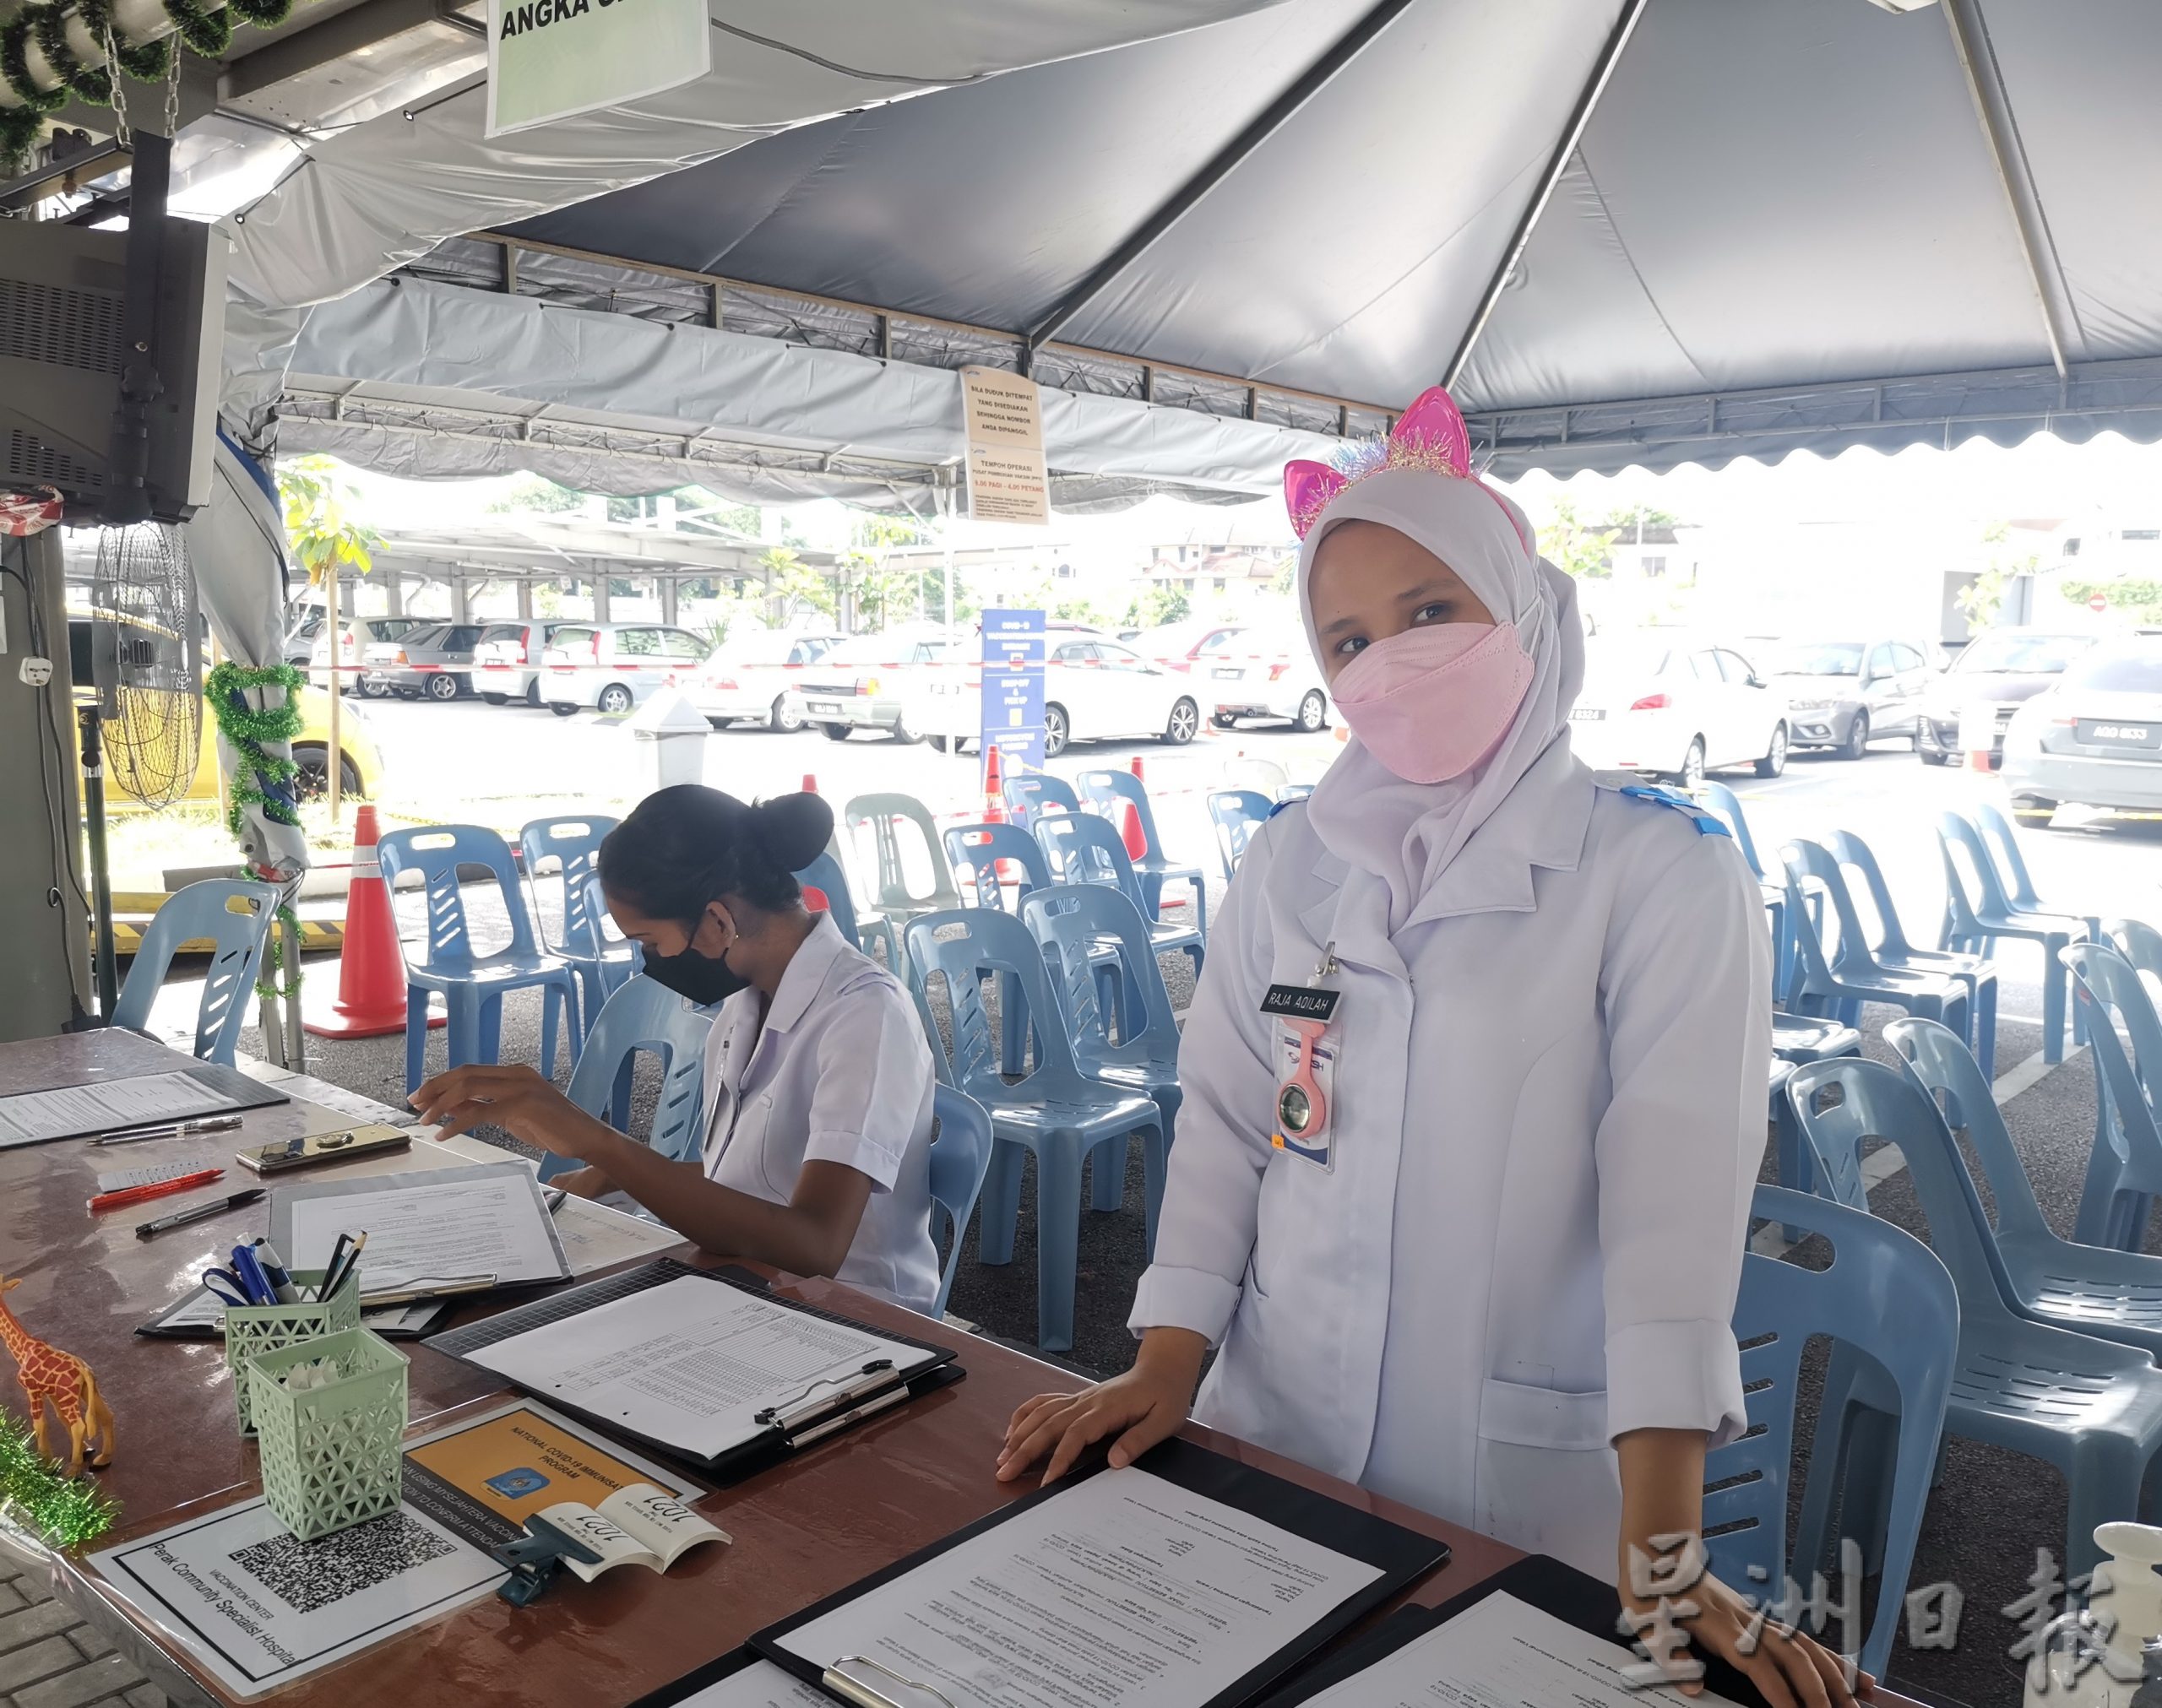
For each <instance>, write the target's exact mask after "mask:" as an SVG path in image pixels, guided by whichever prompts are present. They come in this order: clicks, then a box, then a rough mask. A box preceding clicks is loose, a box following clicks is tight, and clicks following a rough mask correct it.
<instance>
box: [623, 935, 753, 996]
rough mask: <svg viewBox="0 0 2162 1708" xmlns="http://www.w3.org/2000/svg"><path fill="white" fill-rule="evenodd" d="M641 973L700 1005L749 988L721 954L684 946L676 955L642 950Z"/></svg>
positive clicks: (747, 983) (748, 984)
mask: <svg viewBox="0 0 2162 1708" xmlns="http://www.w3.org/2000/svg"><path fill="white" fill-rule="evenodd" d="M645 976H646V977H647V978H649V979H652V980H653V982H654V983H655V984H658V985H660V986H661V987H662V988H663V989H664V990H673V991H674V992H675V993H676V995H678V996H682V997H684V998H686V999H687V1000H690V1001H692V1002H693V1003H696V1004H697V1005H698V1006H699V1007H701V1008H709V1007H711V1006H713V1005H714V1003H716V1002H720V1001H722V1000H725V999H726V998H728V997H731V996H733V995H735V994H736V992H737V991H739V990H748V989H749V988H750V984H751V981H750V980H749V979H746V978H745V977H744V976H743V975H742V974H741V973H738V972H736V971H735V970H734V969H733V968H731V967H730V966H729V964H728V958H727V957H726V956H725V955H702V954H700V953H699V952H698V951H697V950H696V949H692V948H686V949H685V950H684V951H683V952H682V954H680V955H656V954H655V953H654V952H653V951H652V950H650V949H649V950H647V951H646V952H645Z"/></svg>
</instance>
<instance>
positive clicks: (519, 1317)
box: [421, 1257, 967, 1488]
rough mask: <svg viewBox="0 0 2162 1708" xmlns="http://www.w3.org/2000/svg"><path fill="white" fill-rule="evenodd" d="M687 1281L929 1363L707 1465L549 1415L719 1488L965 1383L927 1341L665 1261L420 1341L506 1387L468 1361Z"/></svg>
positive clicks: (951, 1358)
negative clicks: (632, 1445)
mask: <svg viewBox="0 0 2162 1708" xmlns="http://www.w3.org/2000/svg"><path fill="white" fill-rule="evenodd" d="M685 1277H696V1278H697V1279H698V1280H700V1281H708V1282H712V1283H713V1284H714V1286H716V1287H732V1288H736V1290H737V1291H738V1292H739V1293H750V1294H752V1296H753V1297H755V1298H758V1299H762V1300H763V1301H764V1302H765V1303H766V1304H771V1305H774V1306H777V1307H779V1308H780V1309H783V1310H793V1311H799V1312H801V1314H802V1315H805V1316H810V1317H816V1318H818V1320H821V1321H823V1322H831V1323H838V1324H839V1325H840V1326H843V1327H845V1328H850V1329H854V1330H855V1331H857V1332H858V1333H860V1334H875V1335H877V1337H878V1338H879V1339H881V1340H884V1341H891V1342H895V1343H896V1344H898V1345H901V1346H906V1347H915V1348H916V1349H917V1350H918V1351H920V1352H926V1353H931V1354H932V1359H933V1361H932V1363H931V1364H927V1365H925V1366H924V1367H922V1368H921V1369H918V1370H916V1371H915V1372H914V1373H913V1374H912V1375H909V1376H907V1377H906V1378H904V1379H901V1380H894V1379H893V1378H892V1377H890V1376H888V1378H886V1379H885V1380H878V1381H871V1380H864V1381H859V1382H856V1383H850V1384H847V1385H842V1386H839V1387H837V1388H834V1389H833V1390H831V1391H829V1392H825V1393H821V1394H819V1395H818V1396H806V1397H805V1398H804V1399H803V1400H801V1402H798V1403H797V1404H796V1405H795V1406H793V1407H789V1408H787V1409H786V1410H785V1411H784V1412H782V1413H781V1414H780V1416H778V1417H776V1418H774V1422H773V1423H772V1424H770V1425H769V1427H768V1429H767V1430H766V1433H765V1434H763V1435H761V1436H759V1437H758V1438H757V1439H755V1440H751V1441H747V1442H745V1443H743V1444H742V1445H740V1446H735V1447H731V1448H729V1449H728V1450H725V1452H722V1453H720V1454H717V1455H714V1456H711V1457H708V1456H703V1455H702V1454H698V1453H692V1452H687V1451H685V1450H683V1449H682V1447H680V1446H676V1445H671V1444H670V1443H669V1442H666V1441H664V1440H658V1439H657V1438H655V1437H654V1436H651V1435H647V1434H641V1433H639V1432H638V1430H635V1429H626V1428H624V1426H623V1423H622V1420H621V1419H620V1418H609V1417H604V1416H602V1415H600V1413H598V1412H590V1411H587V1410H585V1409H584V1408H583V1407H580V1406H579V1405H578V1404H577V1403H576V1402H572V1401H568V1400H566V1399H564V1398H563V1396H562V1395H560V1394H546V1395H542V1396H540V1397H541V1398H542V1399H544V1400H545V1401H546V1402H547V1403H548V1404H549V1405H550V1406H552V1407H555V1408H556V1409H557V1410H558V1411H562V1412H569V1413H571V1414H572V1415H573V1416H574V1417H578V1418H583V1419H584V1420H585V1421H586V1422H587V1423H593V1424H595V1425H597V1426H598V1427H599V1428H600V1429H605V1430H606V1431H607V1432H608V1433H609V1434H611V1435H617V1436H620V1437H622V1438H623V1439H625V1440H632V1441H636V1442H638V1444H639V1445H642V1446H645V1447H649V1448H651V1449H652V1450H654V1451H655V1452H657V1453H661V1454H665V1455H666V1456H668V1457H669V1458H671V1459H674V1460H677V1461H681V1462H682V1463H684V1464H687V1465H695V1466H697V1467H698V1468H699V1470H701V1471H702V1472H704V1473H705V1474H706V1475H707V1476H708V1477H709V1478H712V1479H713V1480H714V1482H716V1483H719V1484H720V1486H722V1487H724V1488H725V1487H727V1486H728V1485H729V1484H731V1483H740V1482H741V1481H742V1480H743V1479H744V1478H748V1477H755V1476H756V1475H758V1472H761V1471H764V1470H766V1469H769V1467H772V1466H774V1465H775V1464H778V1463H779V1462H780V1461H782V1460H784V1459H786V1458H788V1457H790V1456H791V1455H793V1454H796V1453H800V1452H801V1451H802V1450H804V1449H806V1448H807V1447H813V1446H816V1445H818V1443H819V1442H821V1441H823V1440H826V1439H828V1437H829V1436H833V1435H837V1434H840V1433H842V1432H843V1431H844V1430H845V1429H851V1428H853V1427H854V1426H855V1425H856V1424H857V1423H865V1422H868V1421H869V1420H870V1419H871V1418H874V1417H878V1416H882V1415H883V1414H884V1413H885V1412H888V1411H889V1410H891V1409H893V1408H894V1407H896V1406H900V1405H904V1404H906V1403H907V1402H909V1401H910V1400H913V1399H915V1398H916V1397H918V1396H921V1395H923V1394H927V1393H931V1392H933V1391H936V1390H937V1389H939V1388H943V1387H948V1386H950V1385H952V1384H953V1383H955V1382H958V1381H959V1380H961V1378H962V1377H963V1376H964V1375H966V1374H967V1372H966V1371H964V1369H962V1368H961V1366H960V1365H959V1363H957V1362H956V1360H957V1359H958V1358H959V1357H960V1354H959V1353H957V1352H956V1351H954V1349H953V1347H942V1346H934V1345H933V1344H932V1342H929V1341H920V1340H915V1339H913V1338H911V1337H909V1336H907V1335H904V1334H896V1333H894V1332H893V1331H891V1330H888V1329H883V1328H872V1326H870V1325H868V1324H867V1323H860V1322H857V1321H856V1320H853V1319H852V1318H850V1317H845V1316H843V1315H839V1313H838V1312H836V1311H830V1310H821V1309H818V1307H817V1306H816V1305H810V1304H800V1303H799V1302H797V1301H796V1300H795V1299H780V1298H777V1297H775V1296H774V1293H773V1292H772V1291H771V1289H770V1288H768V1287H767V1286H766V1284H765V1283H764V1282H763V1281H761V1280H759V1279H758V1277H756V1276H755V1275H752V1274H751V1273H750V1272H747V1271H744V1270H740V1269H738V1270H732V1271H731V1270H719V1271H716V1270H711V1269H697V1268H693V1266H691V1265H689V1264H687V1263H682V1262H679V1261H677V1260H676V1259H675V1258H672V1257H660V1258H655V1260H654V1261H652V1262H650V1263H644V1264H641V1265H639V1266H638V1267H637V1268H635V1269H627V1270H624V1271H622V1272H619V1273H617V1274H615V1275H610V1276H605V1277H602V1278H601V1279H600V1280H599V1281H592V1282H587V1283H586V1284H585V1285H584V1286H583V1287H572V1288H565V1289H564V1290H563V1291H562V1292H561V1293H551V1294H550V1295H549V1296H548V1297H547V1298H546V1299H535V1301H534V1302H533V1303H531V1304H524V1305H520V1306H519V1307H518V1308H517V1309H514V1310H507V1311H503V1312H501V1313H500V1314H498V1315H494V1316H490V1317H484V1318H482V1319H481V1320H480V1321H478V1322H474V1323H468V1324H466V1325H465V1326H463V1327H461V1328H454V1329H452V1330H450V1331H448V1332H447V1333H443V1334H439V1335H435V1336H432V1337H430V1338H428V1339H427V1340H426V1341H424V1342H421V1344H422V1345H424V1346H426V1347H429V1348H430V1349H431V1350H432V1351H435V1352H439V1353H444V1354H446V1355H447V1356H448V1357H450V1358H456V1359H457V1360H458V1361H459V1363H460V1364H472V1365H473V1366H474V1368H475V1369H479V1370H481V1371H482V1372H483V1373H484V1374H485V1375H488V1376H490V1377H492V1378H493V1379H494V1380H497V1381H503V1380H508V1378H506V1377H505V1376H504V1375H502V1372H501V1371H499V1370H496V1369H491V1368H489V1366H487V1365H486V1364H480V1363H478V1362H477V1361H476V1360H475V1358H473V1356H472V1355H473V1354H474V1353H477V1352H480V1351H481V1350H482V1349H483V1348H485V1347H492V1346H493V1345H495V1344H496V1343H497V1342H499V1341H506V1340H508V1339H510V1338H511V1337H513V1336H514V1335H521V1334H525V1333H527V1332H529V1331H531V1330H534V1329H536V1328H546V1327H547V1326H550V1325H551V1324H553V1323H558V1322H562V1321H563V1320H565V1319H566V1318H568V1317H573V1316H578V1315H582V1314H583V1313H584V1312H586V1311H589V1310H592V1309H595V1307H597V1306H600V1305H604V1304H614V1303H615V1302H616V1301H617V1300H618V1299H627V1298H629V1297H631V1296H632V1295H633V1294H634V1293H644V1292H646V1291H648V1290H649V1289H650V1288H656V1287H665V1286H666V1285H667V1284H668V1283H669V1282H674V1281H680V1280H682V1279H684V1278H685Z"/></svg>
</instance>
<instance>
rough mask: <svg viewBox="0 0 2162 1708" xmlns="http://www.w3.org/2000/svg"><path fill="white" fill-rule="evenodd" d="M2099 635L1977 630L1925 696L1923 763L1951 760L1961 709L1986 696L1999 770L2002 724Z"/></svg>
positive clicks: (1919, 746)
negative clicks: (1992, 716)
mask: <svg viewBox="0 0 2162 1708" xmlns="http://www.w3.org/2000/svg"><path fill="white" fill-rule="evenodd" d="M2098 638H2099V637H2097V636H2095V635H2091V634H2068V633H2060V632H2053V631H2051V630H2048V629H1986V630H1985V631H1984V632H1982V633H1980V634H1979V635H1977V636H1976V637H1975V638H1974V639H1973V640H1972V641H1970V642H1969V643H1968V644H1967V649H1966V651H1964V653H1960V654H1959V656H1958V658H1957V659H1954V660H1953V664H1952V668H1951V669H1950V670H1947V671H1945V672H1944V673H1943V674H1942V675H1940V676H1938V677H1937V680H1936V681H1935V682H1933V683H1931V685H1930V687H1929V689H1928V691H1926V693H1925V694H1924V695H1923V696H1922V718H1921V724H1920V728H1919V729H1917V730H1916V732H1915V752H1917V753H1919V754H1920V756H1921V759H1922V763H1923V764H1925V765H1943V764H1946V763H1948V762H1950V760H1951V759H1952V757H1953V755H1954V754H1956V753H1958V751H1959V713H1960V711H1961V709H1962V708H1964V707H1968V706H1971V705H1974V704H1976V703H1977V702H1990V703H1991V704H1992V705H1993V706H1995V708H1996V729H1995V731H1994V732H1993V735H1992V738H1991V749H1990V753H1991V757H1990V768H1991V770H1995V769H1996V767H1998V766H1999V765H2000V764H2002V762H2003V759H2004V729H2005V725H2007V724H2009V723H2011V721H2012V714H2013V713H2014V712H2016V711H2018V709H2019V708H2020V707H2021V706H2022V705H2023V704H2024V703H2025V702H2027V701H2029V700H2031V699H2033V698H2034V696H2035V695H2037V694H2039V693H2040V692H2041V691H2043V690H2044V689H2045V688H2047V687H2050V686H2052V685H2054V684H2055V682H2056V680H2057V678H2058V677H2059V676H2062V675H2063V674H2064V670H2065V666H2066V665H2067V664H2070V663H2071V662H2072V660H2073V659H2076V658H2078V656H2079V655H2080V654H2081V653H2083V652H2085V651H2086V650H2087V649H2088V648H2089V647H2091V646H2093V645H2094V643H2095V641H2096V640H2097V639H2098Z"/></svg>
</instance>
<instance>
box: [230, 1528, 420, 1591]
mask: <svg viewBox="0 0 2162 1708" xmlns="http://www.w3.org/2000/svg"><path fill="white" fill-rule="evenodd" d="M450 1552H452V1546H451V1544H450V1543H448V1542H446V1541H444V1540H443V1537H439V1536H437V1534H436V1533H435V1532H433V1531H430V1530H424V1529H422V1528H421V1526H419V1525H417V1524H416V1523H414V1521H412V1520H411V1519H410V1518H409V1517H408V1516H406V1515H405V1514H404V1513H403V1512H392V1513H387V1514H385V1515H384V1516H383V1517H381V1518H373V1519H370V1520H369V1521H367V1523H366V1524H356V1525H355V1526H353V1527H352V1528H351V1529H350V1530H340V1531H335V1532H333V1533H331V1534H330V1535H329V1536H323V1537H317V1538H316V1539H315V1540H314V1541H313V1542H301V1541H300V1540H299V1539H297V1538H296V1537H291V1536H274V1537H271V1538H270V1539H269V1541H268V1542H258V1543H253V1544H251V1545H250V1546H248V1547H247V1548H242V1549H240V1550H239V1552H237V1553H235V1554H233V1555H232V1556H231V1559H232V1562H233V1564H235V1565H236V1566H238V1567H239V1568H240V1569H241V1570H242V1571H244V1572H246V1573H247V1575H249V1576H251V1577H253V1578H254V1579H255V1580H256V1581H258V1583H260V1584H262V1585H263V1586H264V1587H265V1588H266V1589H268V1590H269V1591H270V1593H271V1594H273V1595H274V1596H275V1597H278V1599H279V1600H280V1601H281V1602H285V1605H286V1606H288V1607H290V1608H296V1609H297V1610H298V1611H299V1612H301V1613H313V1612H315V1611H316V1609H317V1608H327V1607H329V1605H330V1604H331V1602H334V1601H339V1600H341V1599H343V1598H344V1597H346V1596H349V1595H352V1594H353V1593H355V1592H356V1591H360V1590H365V1589H373V1588H374V1587H375V1586H377V1585H378V1584H379V1583H385V1582H388V1581H389V1580H390V1579H392V1578H394V1577H396V1576H397V1575H399V1573H400V1572H402V1571H408V1570H411V1569H412V1568H413V1567H415V1566H416V1565H425V1564H427V1563H428V1562H429V1561H430V1560H432V1559H442V1558H443V1556H444V1555H445V1554H447V1553H450Z"/></svg>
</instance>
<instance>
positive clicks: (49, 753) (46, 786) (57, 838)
mask: <svg viewBox="0 0 2162 1708" xmlns="http://www.w3.org/2000/svg"><path fill="white" fill-rule="evenodd" d="M5 544H6V542H5V541H4V540H0V547H3V546H4V545H5ZM16 549H17V550H18V552H19V556H20V559H21V561H20V562H19V563H13V564H11V563H9V562H8V561H7V556H6V554H5V552H4V550H0V573H5V574H8V575H12V576H14V577H15V579H16V581H17V582H18V583H20V584H21V587H22V589H23V601H24V605H25V606H26V607H27V612H28V617H29V621H28V624H27V627H28V631H29V634H30V653H31V655H32V656H34V657H37V658H43V659H52V653H50V652H48V651H47V650H46V640H45V619H44V615H43V613H42V612H41V610H39V608H38V602H37V588H36V586H35V583H32V581H31V580H30V569H29V566H30V542H29V541H28V540H19V541H17V542H16ZM63 662H64V661H62V660H59V659H54V660H53V669H54V670H60V669H61V668H62V664H63ZM34 691H35V693H36V695H37V697H38V702H39V706H40V708H41V714H42V721H43V723H44V724H45V729H46V734H48V735H50V736H51V747H50V750H48V747H47V744H46V740H44V739H43V738H42V737H41V739H40V740H39V741H38V744H37V775H38V785H39V788H40V790H41V792H42V793H43V794H44V796H45V821H46V839H47V845H48V847H49V849H50V850H51V852H52V870H53V876H54V877H55V879H56V880H57V878H58V877H59V876H60V875H61V874H62V873H63V872H64V873H65V874H66V875H67V878H68V887H69V888H70V889H72V890H73V891H74V892H75V898H76V900H77V901H78V902H79V903H81V904H82V908H83V910H84V913H85V914H88V913H89V912H90V897H89V896H87V895H86V894H84V891H83V884H82V880H81V879H80V878H79V876H77V875H76V871H75V862H74V860H73V857H72V856H71V855H70V854H69V852H68V836H67V832H66V831H65V829H64V828H63V827H62V820H61V816H60V807H59V802H58V800H57V798H56V795H55V792H54V775H53V763H52V762H53V759H54V758H55V757H56V756H57V759H58V762H59V774H60V775H61V776H62V777H63V778H64V777H65V776H66V775H67V769H68V749H67V746H66V745H65V744H64V742H63V741H62V739H61V735H60V725H59V720H58V719H57V718H56V717H55V716H54V715H53V711H52V691H51V688H50V686H49V685H48V686H46V687H44V688H39V689H36V690H34ZM59 895H60V886H59V884H58V882H57V881H56V882H54V883H52V884H51V885H49V886H48V887H47V888H46V896H47V897H49V898H54V899H57V897H59ZM53 912H54V914H55V915H56V917H57V922H58V924H59V927H60V948H61V953H62V956H63V957H65V959H66V962H67V964H68V966H69V968H71V969H72V968H73V962H74V946H73V941H72V938H71V934H70V932H69V930H68V910H67V908H64V907H57V908H53ZM70 977H71V979H72V977H73V973H72V970H71V973H70Z"/></svg>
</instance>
